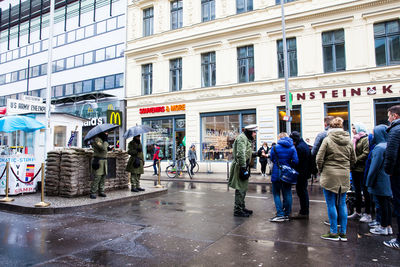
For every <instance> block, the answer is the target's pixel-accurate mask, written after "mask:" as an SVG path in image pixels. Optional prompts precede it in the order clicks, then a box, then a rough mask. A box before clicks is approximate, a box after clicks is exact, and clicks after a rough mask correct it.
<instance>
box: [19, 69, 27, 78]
mask: <svg viewBox="0 0 400 267" xmlns="http://www.w3.org/2000/svg"><path fill="white" fill-rule="evenodd" d="M18 75H19V78H18V79H19V80H25V79H26V69H22V70H20V71H19V74H18Z"/></svg>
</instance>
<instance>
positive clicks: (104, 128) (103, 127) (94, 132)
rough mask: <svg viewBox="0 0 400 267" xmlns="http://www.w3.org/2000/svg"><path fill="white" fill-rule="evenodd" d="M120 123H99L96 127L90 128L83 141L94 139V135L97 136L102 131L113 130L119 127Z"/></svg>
mask: <svg viewBox="0 0 400 267" xmlns="http://www.w3.org/2000/svg"><path fill="white" fill-rule="evenodd" d="M118 127H119V126H118V125H115V124H109V123H105V124H100V125H97V126H96V127H94V128H93V129H92V130H90V131H89V132H88V133H87V135H86V136H85V139H83V141H85V142H86V141H88V140H90V139H92V138H93V137H95V136H96V135H99V134H101V133H105V132H108V131H112V130H114V129H115V128H118Z"/></svg>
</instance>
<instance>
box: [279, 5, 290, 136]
mask: <svg viewBox="0 0 400 267" xmlns="http://www.w3.org/2000/svg"><path fill="white" fill-rule="evenodd" d="M284 4H285V0H281V13H282V44H283V73H284V75H285V99H286V101H285V103H286V116H287V118H289V120H290V107H289V98H290V93H289V72H288V62H287V46H286V29H285V28H286V25H285V8H284ZM289 120H287V121H286V132H287V133H288V134H290V132H291V128H290V121H289Z"/></svg>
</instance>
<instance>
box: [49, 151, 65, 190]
mask: <svg viewBox="0 0 400 267" xmlns="http://www.w3.org/2000/svg"><path fill="white" fill-rule="evenodd" d="M60 161H61V152H60V150H54V151H49V152H48V153H47V159H46V176H45V179H46V180H45V192H46V195H48V196H58V195H59V185H60Z"/></svg>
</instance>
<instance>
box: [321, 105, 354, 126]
mask: <svg viewBox="0 0 400 267" xmlns="http://www.w3.org/2000/svg"><path fill="white" fill-rule="evenodd" d="M324 107H325V117H326V116H333V117H341V118H342V119H343V129H344V130H345V131H349V102H337V103H325V104H324Z"/></svg>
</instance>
